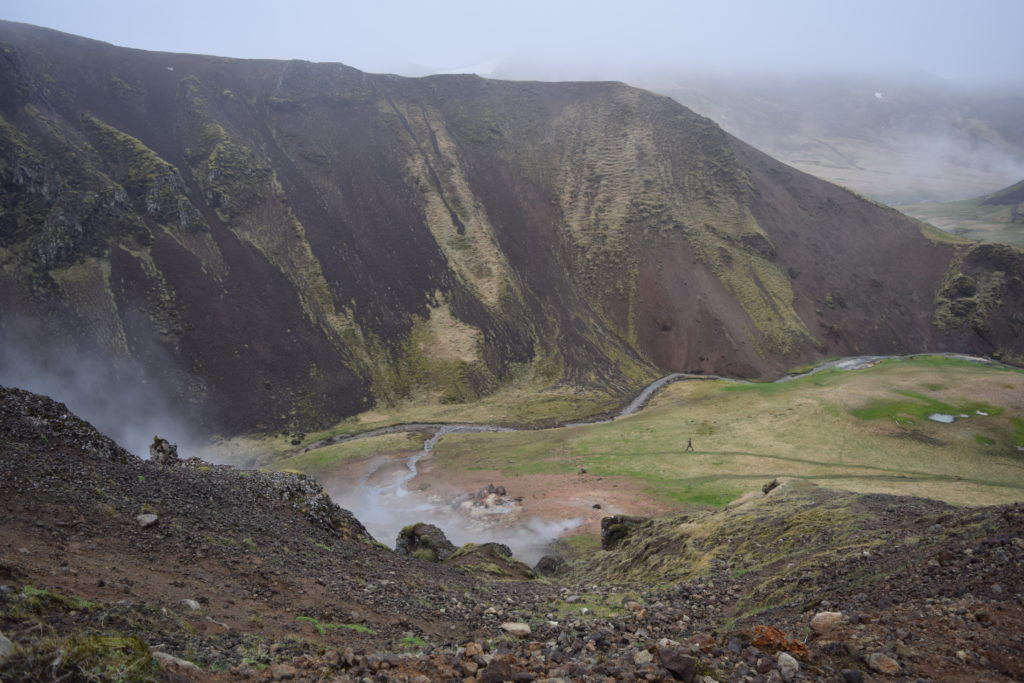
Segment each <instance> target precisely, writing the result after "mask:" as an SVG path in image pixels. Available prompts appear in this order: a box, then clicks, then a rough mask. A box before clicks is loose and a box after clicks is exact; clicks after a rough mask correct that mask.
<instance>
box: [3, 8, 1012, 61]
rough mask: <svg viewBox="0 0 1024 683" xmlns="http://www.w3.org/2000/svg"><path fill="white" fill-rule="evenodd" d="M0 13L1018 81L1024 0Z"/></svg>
mask: <svg viewBox="0 0 1024 683" xmlns="http://www.w3.org/2000/svg"><path fill="white" fill-rule="evenodd" d="M0 17H2V18H4V19H9V20H13V21H23V22H27V23H30V24H37V25H40V26H46V27H49V28H54V29H58V30H61V31H66V32H68V33H75V34H78V35H82V36H86V37H89V38H95V39H98V40H104V41H107V42H110V43H114V44H117V45H124V46H129V47H137V48H144V49H148V50H166V51H172V52H198V53H206V54H217V55H225V56H230V57H270V58H277V59H308V60H313V61H335V62H344V63H346V64H349V65H351V66H355V67H357V68H359V69H363V70H365V71H395V72H399V73H414V72H415V71H416V69H415V67H416V66H422V67H427V68H429V69H431V70H435V71H442V70H454V69H459V68H465V67H478V68H477V69H475V70H477V71H481V72H483V71H486V66H484V65H486V64H487V63H488V62H492V63H493V62H498V63H502V62H504V63H509V62H514V63H520V64H529V65H531V66H535V67H536V66H541V67H550V68H551V69H552V71H551V72H552V74H555V75H559V76H564V75H571V74H574V73H575V74H584V73H587V72H593V73H594V75H595V76H597V75H600V74H601V73H607V74H610V75H612V76H614V75H616V73H626V72H628V71H629V70H632V69H634V68H647V67H673V68H683V69H688V70H690V69H695V70H730V71H731V70H740V71H749V70H753V71H759V70H765V69H768V70H775V69H778V70H785V71H804V70H810V71H822V70H824V71H830V70H842V71H848V72H849V71H852V72H865V73H878V72H893V73H900V74H905V73H908V72H910V73H913V72H928V73H931V74H934V75H937V76H940V77H945V78H955V79H960V80H970V81H978V80H984V81H991V80H996V81H1006V80H1024V39H1022V34H1021V29H1022V27H1024V0H855V1H852V2H851V1H849V0H846V1H843V2H839V1H837V0H743V1H740V0H734V1H728V0H704V1H703V2H682V1H677V2H670V1H669V0H631V1H630V2H628V3H627V2H625V1H624V0H619V1H618V2H603V1H602V0H585V1H583V0H565V1H559V0H546V1H543V2H538V1H536V0H515V1H513V2H502V3H498V2H487V1H486V0H435V1H427V0H422V1H420V2H416V1H414V0H390V1H389V0H376V1H375V0H359V1H358V2H350V1H349V0H337V1H335V2H327V1H314V0H202V1H199V0H166V1H159V0H2V1H0Z"/></svg>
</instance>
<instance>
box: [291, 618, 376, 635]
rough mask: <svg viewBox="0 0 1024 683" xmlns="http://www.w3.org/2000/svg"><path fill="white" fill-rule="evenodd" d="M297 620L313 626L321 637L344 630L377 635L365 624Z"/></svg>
mask: <svg viewBox="0 0 1024 683" xmlns="http://www.w3.org/2000/svg"><path fill="white" fill-rule="evenodd" d="M295 620H296V621H302V622H305V623H307V624H309V625H311V626H312V627H313V628H315V629H316V632H317V633H319V634H320V635H326V634H327V633H329V632H331V631H337V630H338V629H343V628H344V629H348V630H350V631H355V632H356V633H375V631H374V630H373V629H372V628H370V627H369V626H364V625H363V624H330V623H327V622H323V621H320V620H319V619H317V618H316V617H295Z"/></svg>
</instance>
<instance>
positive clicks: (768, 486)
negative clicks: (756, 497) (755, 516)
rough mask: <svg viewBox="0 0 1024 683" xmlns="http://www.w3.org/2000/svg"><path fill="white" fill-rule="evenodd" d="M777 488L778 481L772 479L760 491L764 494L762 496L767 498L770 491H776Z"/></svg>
mask: <svg viewBox="0 0 1024 683" xmlns="http://www.w3.org/2000/svg"><path fill="white" fill-rule="evenodd" d="M778 487H779V480H778V479H772V480H771V481H770V482H768V483H767V484H765V485H764V486H762V487H761V491H762V493H764V495H766V496H767V495H768V493H769V492H770V491H772V490H774V489H777V488H778Z"/></svg>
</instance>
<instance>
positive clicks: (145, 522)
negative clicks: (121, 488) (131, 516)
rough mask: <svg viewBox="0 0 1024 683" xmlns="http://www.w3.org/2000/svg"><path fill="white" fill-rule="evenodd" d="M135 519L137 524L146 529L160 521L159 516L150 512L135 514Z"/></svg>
mask: <svg viewBox="0 0 1024 683" xmlns="http://www.w3.org/2000/svg"><path fill="white" fill-rule="evenodd" d="M135 521H136V522H138V524H139V526H140V527H142V528H143V529H148V528H149V527H151V526H153V525H154V524H156V523H157V522H158V521H160V517H159V516H157V515H154V514H152V513H146V514H143V515H136V516H135Z"/></svg>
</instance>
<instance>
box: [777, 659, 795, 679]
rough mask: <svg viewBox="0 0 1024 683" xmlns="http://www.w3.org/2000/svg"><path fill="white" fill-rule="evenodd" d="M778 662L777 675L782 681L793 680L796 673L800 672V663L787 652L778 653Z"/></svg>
mask: <svg viewBox="0 0 1024 683" xmlns="http://www.w3.org/2000/svg"><path fill="white" fill-rule="evenodd" d="M778 660H779V673H780V674H781V675H782V680H784V681H791V680H793V679H794V678H795V677H796V673H797V672H798V671H800V662H798V661H796V657H794V656H793V655H791V654H789V653H788V652H780V653H779V657H778Z"/></svg>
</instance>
